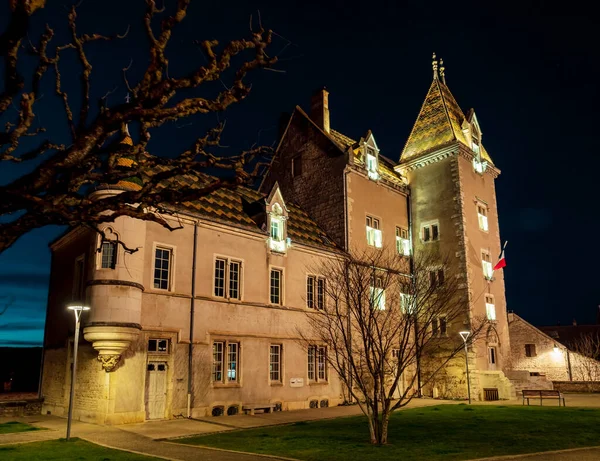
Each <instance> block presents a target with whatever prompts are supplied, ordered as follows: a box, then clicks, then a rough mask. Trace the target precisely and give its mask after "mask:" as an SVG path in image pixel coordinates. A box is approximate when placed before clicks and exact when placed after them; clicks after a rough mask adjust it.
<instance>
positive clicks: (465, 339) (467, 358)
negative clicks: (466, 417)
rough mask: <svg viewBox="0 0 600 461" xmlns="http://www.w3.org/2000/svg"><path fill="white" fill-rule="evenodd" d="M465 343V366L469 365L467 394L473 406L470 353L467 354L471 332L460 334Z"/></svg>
mask: <svg viewBox="0 0 600 461" xmlns="http://www.w3.org/2000/svg"><path fill="white" fill-rule="evenodd" d="M458 334H459V335H460V337H461V338H462V340H463V343H465V364H466V365H467V392H468V393H469V405H471V380H470V379H469V353H468V352H467V338H468V337H469V335H470V334H471V332H470V331H461V332H460V333H458Z"/></svg>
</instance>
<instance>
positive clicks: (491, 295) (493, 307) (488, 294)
mask: <svg viewBox="0 0 600 461" xmlns="http://www.w3.org/2000/svg"><path fill="white" fill-rule="evenodd" d="M488 298H489V299H491V301H492V302H491V303H488ZM483 300H484V303H485V316H486V318H487V319H488V320H490V321H492V322H495V321H496V320H497V319H498V316H497V315H496V297H495V296H494V295H493V294H492V293H485V294H484V296H483ZM488 305H491V306H492V310H493V312H494V315H493V317H494V318H491V317H490V315H489V312H490V309H489V307H488Z"/></svg>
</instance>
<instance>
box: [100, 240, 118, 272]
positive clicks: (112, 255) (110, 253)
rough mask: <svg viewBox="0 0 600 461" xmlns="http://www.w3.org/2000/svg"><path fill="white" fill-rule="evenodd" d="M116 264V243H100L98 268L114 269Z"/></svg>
mask: <svg viewBox="0 0 600 461" xmlns="http://www.w3.org/2000/svg"><path fill="white" fill-rule="evenodd" d="M116 263H117V244H116V242H102V245H101V246H100V268H101V269H114V268H115V265H116Z"/></svg>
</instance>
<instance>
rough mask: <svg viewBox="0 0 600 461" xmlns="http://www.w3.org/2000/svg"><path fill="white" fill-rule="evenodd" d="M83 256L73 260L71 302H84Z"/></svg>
mask: <svg viewBox="0 0 600 461" xmlns="http://www.w3.org/2000/svg"><path fill="white" fill-rule="evenodd" d="M84 277H85V255H81V256H78V257H77V258H76V259H75V267H74V268H73V301H80V302H83V301H85V278H84Z"/></svg>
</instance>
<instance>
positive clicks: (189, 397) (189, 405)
mask: <svg viewBox="0 0 600 461" xmlns="http://www.w3.org/2000/svg"><path fill="white" fill-rule="evenodd" d="M197 244H198V222H197V221H196V222H194V249H193V251H192V299H191V300H190V343H189V346H188V394H187V417H188V418H191V417H192V369H193V365H194V360H193V359H194V355H193V352H194V310H195V307H196V254H197V251H198V249H197V246H198V245H197Z"/></svg>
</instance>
